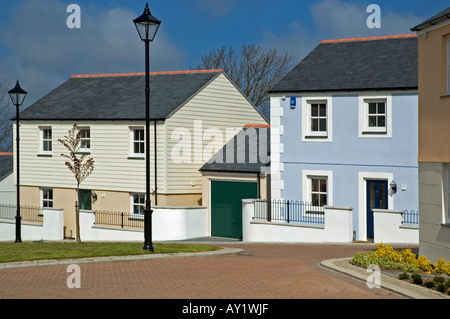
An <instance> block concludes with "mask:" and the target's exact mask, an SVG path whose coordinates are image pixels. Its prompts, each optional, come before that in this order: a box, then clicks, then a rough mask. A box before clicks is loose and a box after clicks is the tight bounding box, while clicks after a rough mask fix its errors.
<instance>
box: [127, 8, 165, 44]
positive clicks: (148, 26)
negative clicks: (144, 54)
mask: <svg viewBox="0 0 450 319" xmlns="http://www.w3.org/2000/svg"><path fill="white" fill-rule="evenodd" d="M133 22H134V25H135V26H136V29H137V30H138V33H139V36H140V37H141V40H142V41H153V39H154V38H155V35H156V32H158V29H159V25H160V24H161V21H159V20H158V19H156V18H155V17H154V16H152V14H151V13H150V9H149V8H148V3H147V4H146V5H145V9H144V13H143V14H142V15H141V16H140V17H138V18H136V19H134V20H133Z"/></svg>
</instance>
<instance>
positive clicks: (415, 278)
mask: <svg viewBox="0 0 450 319" xmlns="http://www.w3.org/2000/svg"><path fill="white" fill-rule="evenodd" d="M411 278H412V279H413V283H415V284H416V285H421V284H423V279H422V276H421V275H419V274H412V275H411Z"/></svg>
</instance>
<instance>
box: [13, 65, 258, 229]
mask: <svg viewBox="0 0 450 319" xmlns="http://www.w3.org/2000/svg"><path fill="white" fill-rule="evenodd" d="M144 87H145V78H144V74H143V73H142V74H141V73H138V74H107V75H105V74H103V75H77V76H72V77H71V78H70V79H69V80H67V81H66V82H64V83H63V84H62V85H60V86H59V87H57V88H56V89H54V90H53V91H52V92H50V93H49V94H47V95H46V96H44V97H43V98H42V99H40V100H39V101H37V102H36V103H34V104H33V105H31V106H30V107H29V108H27V109H26V110H24V111H23V112H22V113H21V114H20V121H21V122H20V147H21V149H20V154H21V157H20V165H21V166H20V174H21V176H20V179H21V201H22V204H23V205H33V206H41V207H57V208H64V210H65V212H67V213H66V214H65V236H66V237H72V236H74V234H75V232H74V214H72V213H71V212H73V211H74V206H75V199H76V198H75V197H76V193H75V187H76V182H75V178H74V176H73V174H72V173H71V172H70V171H69V170H68V168H67V167H66V166H65V164H64V162H65V160H64V158H62V157H61V154H62V153H67V150H66V149H65V148H64V147H63V145H61V144H60V143H59V142H58V139H63V138H64V136H65V135H67V133H68V131H69V129H70V128H71V127H72V126H73V124H74V123H76V124H77V125H78V128H79V130H80V131H81V135H82V149H81V150H80V151H81V152H85V153H87V154H88V155H89V156H90V157H92V158H93V159H94V161H95V168H94V171H93V173H92V175H90V176H89V177H88V178H87V179H86V180H85V181H83V182H82V184H81V189H82V191H81V193H80V196H79V203H80V207H81V208H82V209H92V210H108V211H121V212H132V213H136V214H140V213H141V212H142V210H143V207H144V205H145V201H144V197H145V175H146V174H145V141H144V138H145V134H144V133H145V94H144ZM150 96H151V98H150V118H151V126H150V130H151V134H150V136H151V139H150V147H151V151H150V152H151V156H150V157H151V158H150V167H151V174H150V179H151V182H150V187H151V191H152V198H151V204H152V206H202V205H205V203H203V201H202V175H201V173H200V171H199V169H200V167H201V166H202V165H203V164H204V163H205V162H207V161H208V160H209V159H210V158H211V156H213V155H214V154H215V153H216V152H217V151H218V150H220V149H221V148H222V147H223V146H224V145H225V143H226V142H227V141H228V140H230V138H232V137H233V136H234V135H235V134H236V133H237V132H238V131H239V130H241V129H242V128H243V127H244V125H245V124H248V123H252V124H267V121H266V120H265V119H264V118H263V116H262V115H261V114H260V113H259V112H258V111H257V109H256V108H255V107H254V106H253V105H252V103H251V102H249V100H248V99H247V98H246V97H245V96H244V95H243V94H242V93H241V92H240V90H239V89H238V88H237V87H236V86H235V85H234V84H233V83H232V82H231V81H230V79H229V78H228V76H227V75H226V74H225V73H224V72H222V70H202V71H179V72H157V73H151V76H150ZM14 131H15V129H14ZM15 153H16V152H14V154H15Z"/></svg>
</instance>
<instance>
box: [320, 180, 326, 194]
mask: <svg viewBox="0 0 450 319" xmlns="http://www.w3.org/2000/svg"><path fill="white" fill-rule="evenodd" d="M319 182H320V191H321V192H322V193H326V192H327V180H326V179H319Z"/></svg>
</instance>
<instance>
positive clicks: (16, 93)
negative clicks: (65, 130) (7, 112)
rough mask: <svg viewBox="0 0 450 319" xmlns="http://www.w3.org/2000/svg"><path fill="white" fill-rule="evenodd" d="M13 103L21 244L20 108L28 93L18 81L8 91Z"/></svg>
mask: <svg viewBox="0 0 450 319" xmlns="http://www.w3.org/2000/svg"><path fill="white" fill-rule="evenodd" d="M8 94H9V96H10V98H11V101H12V102H13V104H14V105H15V106H16V161H17V165H16V166H17V191H16V193H17V194H16V195H17V208H16V209H17V210H16V243H21V242H22V239H21V236H20V228H21V226H20V221H21V219H22V217H21V216H20V167H19V151H20V145H19V143H20V138H19V107H20V106H21V105H22V104H23V101H24V100H25V97H26V96H27V92H26V91H24V90H23V89H22V88H21V87H20V84H19V81H17V83H16V86H15V87H14V88H13V89H12V90H9V91H8Z"/></svg>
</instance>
